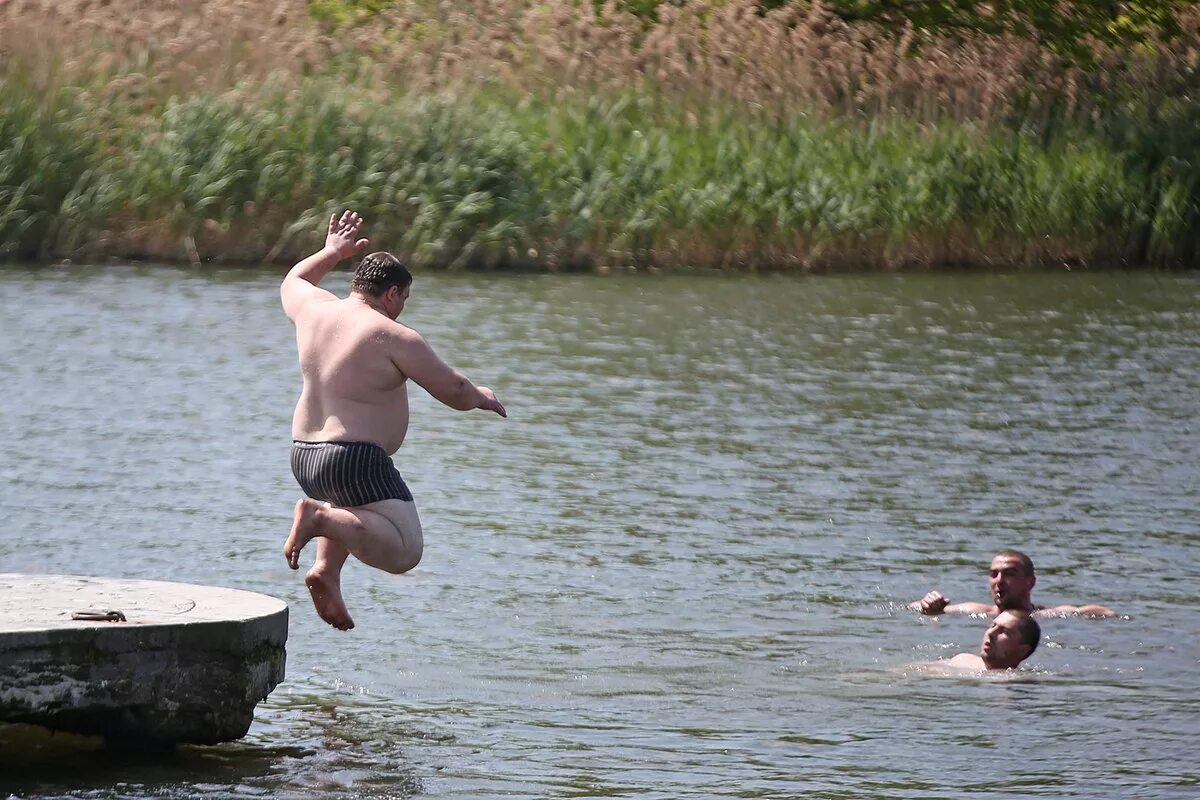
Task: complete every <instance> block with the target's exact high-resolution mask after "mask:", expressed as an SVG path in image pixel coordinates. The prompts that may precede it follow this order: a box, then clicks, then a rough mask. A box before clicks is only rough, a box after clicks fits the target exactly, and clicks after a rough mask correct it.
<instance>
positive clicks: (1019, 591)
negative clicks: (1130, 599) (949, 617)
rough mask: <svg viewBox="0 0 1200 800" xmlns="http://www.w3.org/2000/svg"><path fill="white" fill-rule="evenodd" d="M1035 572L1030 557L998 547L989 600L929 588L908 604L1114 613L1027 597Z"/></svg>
mask: <svg viewBox="0 0 1200 800" xmlns="http://www.w3.org/2000/svg"><path fill="white" fill-rule="evenodd" d="M1036 583H1037V575H1035V574H1034V572H1033V560H1032V559H1030V558H1029V556H1027V555H1025V554H1024V553H1021V552H1019V551H1017V550H1001V551H1000V552H999V553H997V554H996V555H995V556H994V557H993V558H992V563H991V566H990V567H989V568H988V588H989V589H990V590H991V599H992V602H991V604H988V603H973V602H967V603H951V602H950V598H948V597H946V596H945V595H944V594H942V593H941V592H938V591H932V592H930V593H929V594H927V595H925V596H924V597H922V598H921V599H920V600H915V601H913V602H912V603H909V604H908V607H909V608H911V609H913V610H915V611H920V612H921V613H922V614H931V615H932V614H942V613H950V614H956V613H957V614H989V615H992V616H995V615H997V614H1000V613H1001V612H1003V611H1021V612H1024V613H1026V614H1035V615H1037V616H1040V617H1063V616H1071V615H1079V616H1084V617H1115V616H1117V613H1116V612H1115V611H1113V610H1112V609H1111V608H1107V607H1105V606H1101V605H1096V604H1094V603H1093V604H1089V605H1083V606H1071V605H1061V606H1039V605H1035V604H1034V602H1033V600H1032V599H1031V597H1030V593H1031V592H1032V591H1033V587H1034V584H1036Z"/></svg>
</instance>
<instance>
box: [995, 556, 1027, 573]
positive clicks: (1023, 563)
mask: <svg viewBox="0 0 1200 800" xmlns="http://www.w3.org/2000/svg"><path fill="white" fill-rule="evenodd" d="M998 556H1005V557H1006V558H1015V559H1016V560H1017V561H1020V562H1021V566H1022V567H1023V568H1024V569H1025V571H1026V572H1027V573H1029V574H1030V575H1032V574H1033V559H1032V558H1030V557H1029V556H1027V555H1025V554H1024V553H1022V552H1021V551H1020V550H1001V551H1000V552H999V553H996V557H998Z"/></svg>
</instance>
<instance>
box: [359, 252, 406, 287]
mask: <svg viewBox="0 0 1200 800" xmlns="http://www.w3.org/2000/svg"><path fill="white" fill-rule="evenodd" d="M410 283H412V273H411V272H409V271H408V267H406V266H404V264H403V263H401V261H400V259H398V258H396V257H395V256H394V255H392V254H391V253H384V252H382V251H381V252H378V253H371V254H370V255H369V256H363V260H362V261H360V262H358V267H357V268H356V269H355V270H354V277H353V278H351V280H350V291H352V292H360V293H362V294H365V295H369V296H371V297H379V296H380V295H381V294H383V293H384V292H386V291H387V290H388V289H390V288H392V287H393V286H395V287H397V288H399V289H400V290H401V291H403V290H404V289H406V288H407V287H408V285H409V284H410Z"/></svg>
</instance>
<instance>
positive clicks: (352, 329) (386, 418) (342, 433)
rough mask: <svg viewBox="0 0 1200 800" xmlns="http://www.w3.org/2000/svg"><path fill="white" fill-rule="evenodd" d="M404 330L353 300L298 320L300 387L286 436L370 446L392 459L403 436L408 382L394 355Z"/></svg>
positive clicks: (315, 309) (318, 306) (313, 309)
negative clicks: (396, 342) (399, 329)
mask: <svg viewBox="0 0 1200 800" xmlns="http://www.w3.org/2000/svg"><path fill="white" fill-rule="evenodd" d="M397 328H401V329H403V331H397V330H396V329H397ZM407 331H408V329H407V328H405V327H404V326H403V325H401V324H400V323H398V322H392V321H390V320H388V319H387V318H385V317H384V316H383V315H382V314H380V313H379V312H377V311H376V310H375V309H373V308H371V307H370V306H368V305H367V304H366V303H364V302H363V301H362V300H360V299H359V298H357V297H349V298H346V299H345V300H331V301H328V302H321V303H312V304H310V305H309V307H307V308H306V309H305V310H304V312H303V313H301V314H300V315H299V317H298V318H297V319H296V346H297V348H298V349H299V351H300V372H301V374H302V375H303V377H304V388H303V390H302V391H301V393H300V400H299V402H298V403H297V404H296V413H295V415H294V416H293V418H292V438H293V439H298V440H301V441H310V442H327V441H355V442H374V443H375V444H378V445H379V446H381V447H382V448H383V449H384V450H385V451H387V453H388V454H389V455H391V454H392V453H395V452H396V451H397V450H398V449H399V448H400V445H401V444H402V443H403V442H404V436H405V434H406V433H407V432H408V376H407V375H405V374H404V373H403V372H401V371H400V369H399V367H398V366H397V365H396V363H395V362H394V361H393V360H392V354H393V353H394V352H395V351H396V350H397V346H396V344H395V340H398V339H399V338H401V337H402V336H403V334H404V332H407Z"/></svg>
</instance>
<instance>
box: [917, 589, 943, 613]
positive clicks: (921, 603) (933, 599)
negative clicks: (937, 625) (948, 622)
mask: <svg viewBox="0 0 1200 800" xmlns="http://www.w3.org/2000/svg"><path fill="white" fill-rule="evenodd" d="M948 605H950V598H948V597H946V596H945V595H944V594H942V593H941V592H938V591H933V592H930V593H929V594H927V595H925V596H924V597H922V598H921V599H920V600H917V601H916V602H915V603H909V604H908V607H909V608H911V609H913V610H915V611H920V612H921V613H922V614H940V613H942V611H944V610H945V609H946V606H948Z"/></svg>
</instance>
